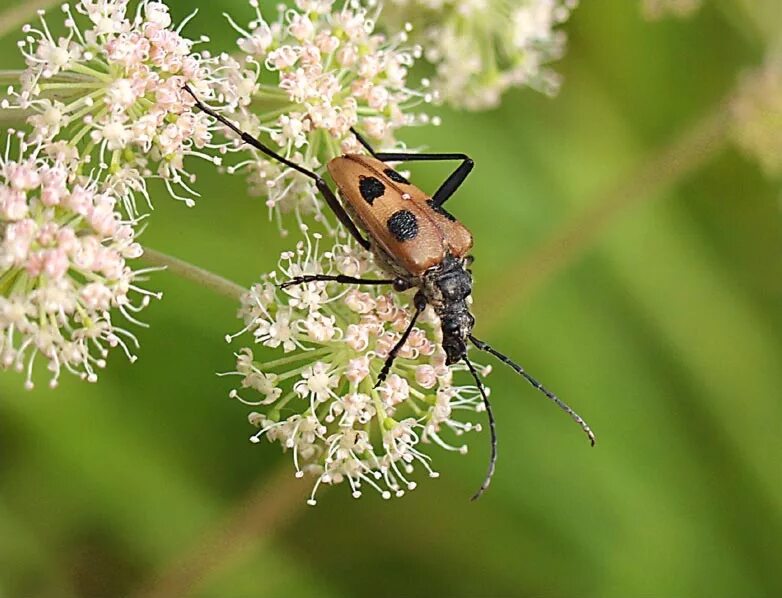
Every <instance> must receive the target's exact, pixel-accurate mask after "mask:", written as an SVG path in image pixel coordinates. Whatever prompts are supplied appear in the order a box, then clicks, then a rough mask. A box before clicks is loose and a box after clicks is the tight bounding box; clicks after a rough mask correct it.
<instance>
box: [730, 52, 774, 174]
mask: <svg viewBox="0 0 782 598" xmlns="http://www.w3.org/2000/svg"><path fill="white" fill-rule="evenodd" d="M731 110H732V116H733V123H732V124H733V138H734V140H735V141H736V143H737V144H738V145H739V147H740V148H741V149H742V150H744V152H746V153H747V155H749V156H752V157H754V158H755V159H757V160H758V161H759V162H760V164H761V166H762V167H763V170H764V171H765V172H766V173H768V174H769V175H771V176H780V175H782V56H779V55H774V56H770V57H769V58H768V59H767V60H766V64H765V65H763V66H762V67H761V68H759V69H758V70H757V71H755V72H752V73H749V74H747V75H746V76H745V77H744V80H743V81H742V83H741V85H740V87H739V91H738V93H737V94H736V96H735V97H734V98H733V101H732V104H731Z"/></svg>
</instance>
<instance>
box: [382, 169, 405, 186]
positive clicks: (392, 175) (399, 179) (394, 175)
mask: <svg viewBox="0 0 782 598" xmlns="http://www.w3.org/2000/svg"><path fill="white" fill-rule="evenodd" d="M383 172H384V173H385V174H386V176H387V177H388V178H389V179H391V180H392V181H394V182H395V183H402V184H403V185H409V184H410V181H408V180H407V179H406V178H405V177H403V176H402V175H401V174H399V173H398V172H397V171H396V170H394V169H393V168H386V169H385V170H384V171H383Z"/></svg>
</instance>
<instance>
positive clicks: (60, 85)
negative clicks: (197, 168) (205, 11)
mask: <svg viewBox="0 0 782 598" xmlns="http://www.w3.org/2000/svg"><path fill="white" fill-rule="evenodd" d="M74 8H75V11H74V10H71V7H70V6H69V5H68V4H64V5H63V6H62V10H63V12H64V14H65V27H66V30H67V35H65V36H62V37H57V36H55V35H53V34H52V32H51V31H50V29H49V27H48V25H47V23H46V21H45V19H44V12H43V11H42V10H41V11H39V15H40V24H39V25H38V26H32V25H26V26H25V27H24V29H23V31H24V33H25V39H24V40H23V41H20V42H19V47H20V49H21V51H22V53H23V55H24V57H25V60H26V62H27V69H26V71H25V72H24V74H23V76H22V82H21V85H20V86H19V88H18V89H14V88H11V89H9V98H8V99H6V100H5V101H4V107H5V108H7V107H11V106H13V107H17V108H22V109H25V110H28V111H31V112H32V113H33V114H32V116H30V117H29V118H28V123H29V124H30V125H32V127H33V135H34V139H37V140H41V141H45V142H47V143H48V144H49V152H50V153H52V154H56V155H57V156H58V158H60V159H67V160H68V161H69V162H71V163H70V164H69V166H70V167H71V168H72V169H74V170H78V171H79V172H89V171H92V170H97V169H101V170H102V171H103V172H105V173H106V174H108V175H109V182H110V183H111V184H113V185H115V186H117V187H118V188H119V189H120V190H121V191H122V193H123V195H124V196H125V199H126V202H127V206H126V207H127V208H128V210H127V211H128V212H129V213H131V214H134V213H135V211H136V206H135V201H134V196H135V194H137V193H141V194H143V195H144V196H145V198H146V199H147V201H149V196H148V195H147V193H146V187H145V182H144V180H145V178H147V177H152V176H154V177H160V178H162V179H163V180H164V181H165V183H166V185H167V186H168V188H169V191H170V192H171V194H172V195H174V196H175V197H179V195H178V192H177V190H176V189H179V190H180V191H182V190H184V193H185V194H186V197H183V198H182V199H185V201H187V202H188V203H192V197H191V196H192V195H194V194H195V192H194V191H193V190H192V189H191V188H190V184H191V183H192V182H193V180H194V177H193V176H192V175H191V174H190V173H188V171H187V170H186V168H185V157H186V156H189V155H198V156H201V157H206V158H208V159H210V160H212V161H215V160H218V161H219V159H216V158H213V157H209V156H207V154H206V153H205V150H206V149H207V148H208V147H209V145H210V141H211V138H212V135H211V133H210V131H209V120H208V118H207V117H206V115H204V114H200V113H197V112H194V111H193V110H192V109H191V108H192V106H193V99H192V98H191V97H190V95H189V94H187V93H185V92H184V91H183V89H182V87H183V85H185V84H187V85H189V86H190V87H191V88H192V89H196V90H199V92H200V93H203V94H204V95H206V96H208V95H209V89H210V83H211V80H210V71H209V61H208V56H202V55H200V54H197V53H193V51H192V48H193V44H194V43H193V42H192V41H190V40H188V39H187V38H185V37H183V36H182V35H181V33H180V30H181V28H182V25H184V23H183V24H182V25H180V27H179V28H178V29H176V30H174V29H172V28H171V17H170V15H169V13H168V7H167V6H166V5H165V4H163V3H162V2H153V1H145V2H142V3H141V4H140V5H139V8H138V11H137V13H136V14H135V16H128V15H127V14H126V12H127V9H128V0H80V1H79V2H77V4H76V5H75V7H74Z"/></svg>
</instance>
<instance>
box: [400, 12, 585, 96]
mask: <svg viewBox="0 0 782 598" xmlns="http://www.w3.org/2000/svg"><path fill="white" fill-rule="evenodd" d="M577 4H578V0H510V1H505V0H389V2H388V6H387V10H386V13H387V15H388V17H389V19H390V23H391V26H394V24H395V23H400V22H401V23H404V22H408V21H409V22H412V23H415V25H416V26H415V28H413V29H412V31H411V34H410V35H411V39H412V40H413V41H415V42H417V43H419V44H420V45H421V46H422V47H423V48H424V58H426V60H427V61H428V62H430V63H431V64H432V65H433V66H434V69H435V76H434V79H433V81H432V88H433V90H434V91H436V92H437V94H438V97H439V98H440V99H441V100H442V101H444V102H447V103H448V104H450V105H452V106H455V107H457V108H466V109H468V110H484V109H487V108H493V107H495V106H497V105H498V104H499V102H500V99H501V97H502V94H503V93H504V92H505V91H507V90H508V89H510V88H512V87H519V86H529V87H532V88H534V89H537V90H540V91H542V92H544V93H546V94H550V95H551V94H554V93H556V92H557V90H558V89H559V85H560V78H559V76H558V75H557V74H556V73H554V72H553V71H552V70H551V69H550V68H549V67H548V66H547V65H548V64H549V63H550V62H552V61H554V60H557V59H559V58H560V57H561V56H562V54H563V53H564V50H565V42H566V36H565V33H564V32H563V31H562V30H561V29H560V28H559V26H560V25H561V24H562V23H564V22H565V21H567V19H568V18H569V16H570V13H571V11H572V10H573V9H574V8H575V7H576V5H577Z"/></svg>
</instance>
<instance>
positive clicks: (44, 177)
mask: <svg viewBox="0 0 782 598" xmlns="http://www.w3.org/2000/svg"><path fill="white" fill-rule="evenodd" d="M12 138H13V136H10V135H9V140H8V144H7V146H6V149H5V154H4V156H2V157H0V367H2V368H3V369H8V368H15V369H17V370H19V371H26V384H25V385H26V387H28V388H32V386H33V382H32V377H33V369H34V367H33V366H34V364H35V362H36V359H37V358H38V356H40V357H41V358H42V359H44V360H45V361H46V362H48V369H49V370H50V371H51V373H52V378H51V382H50V384H51V385H52V386H56V385H57V382H58V380H59V377H60V374H61V372H62V370H63V369H65V370H67V371H70V372H72V373H74V374H76V375H78V376H80V377H81V378H83V379H86V380H88V381H90V382H94V381H95V380H96V379H97V374H96V371H97V370H98V369H100V368H102V367H104V366H105V363H106V361H105V359H106V356H107V354H108V350H109V348H111V347H116V346H120V347H121V348H122V349H123V350H124V351H125V353H126V354H127V356H128V358H129V359H131V360H135V357H134V356H133V354H132V347H135V346H137V344H138V343H137V342H136V339H135V337H134V336H133V334H131V333H130V332H129V331H127V330H125V329H124V328H122V327H120V326H117V325H116V324H115V323H114V322H113V321H112V317H111V315H110V310H111V309H115V308H116V310H117V311H119V312H120V313H121V314H122V315H123V316H124V317H125V318H126V319H128V320H129V321H131V322H134V323H138V322H137V321H136V319H135V318H134V316H133V314H134V313H136V312H138V311H139V310H140V309H142V308H143V307H145V306H146V305H147V303H148V302H149V298H150V296H152V294H151V293H149V292H147V291H144V290H143V289H141V288H139V287H138V286H137V283H138V281H139V280H140V278H141V277H142V276H143V274H144V272H143V271H137V270H133V269H132V268H131V267H130V266H129V265H128V260H130V259H135V258H138V257H139V256H140V255H141V254H142V249H141V246H140V245H139V244H138V243H136V240H135V233H134V228H133V225H134V223H133V222H128V221H125V220H123V219H122V217H121V216H120V214H119V213H118V212H117V211H116V209H117V205H116V204H117V198H116V196H115V195H113V194H112V193H111V192H107V191H99V189H98V187H97V184H96V183H95V182H94V181H83V180H73V179H72V177H71V176H70V174H69V172H68V167H67V165H66V164H64V163H63V162H59V161H52V160H51V159H49V158H47V157H46V156H45V155H44V154H43V151H42V148H41V146H40V145H39V144H36V145H32V146H28V145H26V144H25V142H24V141H23V140H21V139H20V141H19V145H20V150H19V157H18V158H17V159H12V158H11V156H10V153H11V147H12V143H11V142H12ZM134 294H135V295H136V297H137V299H136V301H135V303H134V302H133V300H132V295H134Z"/></svg>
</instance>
